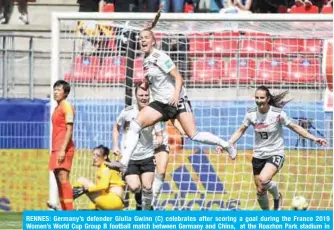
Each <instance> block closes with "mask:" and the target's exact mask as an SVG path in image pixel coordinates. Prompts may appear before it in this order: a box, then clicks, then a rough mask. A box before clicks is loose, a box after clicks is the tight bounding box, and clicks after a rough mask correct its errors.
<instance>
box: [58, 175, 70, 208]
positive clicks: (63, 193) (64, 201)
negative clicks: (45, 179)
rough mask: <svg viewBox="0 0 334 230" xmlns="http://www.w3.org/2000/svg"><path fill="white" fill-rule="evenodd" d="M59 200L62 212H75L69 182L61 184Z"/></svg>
mask: <svg viewBox="0 0 334 230" xmlns="http://www.w3.org/2000/svg"><path fill="white" fill-rule="evenodd" d="M59 187H60V188H59V198H60V204H61V208H62V210H73V191H72V186H71V184H70V182H69V181H67V182H65V183H60V186H59Z"/></svg>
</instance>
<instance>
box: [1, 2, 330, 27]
mask: <svg viewBox="0 0 334 230" xmlns="http://www.w3.org/2000/svg"><path fill="white" fill-rule="evenodd" d="M28 1H38V0H0V23H1V24H7V23H8V22H9V20H10V17H11V15H12V12H13V8H14V5H15V3H16V4H17V6H18V11H19V13H20V16H19V20H20V21H21V22H22V23H23V24H29V20H28V9H27V2H28ZM50 1H51V0H50ZM161 2H164V8H163V12H165V13H166V12H175V13H182V12H184V13H197V12H201V13H204V12H207V13H233V14H240V13H333V0H77V3H78V4H79V12H156V11H157V10H158V8H159V5H160V3H161Z"/></svg>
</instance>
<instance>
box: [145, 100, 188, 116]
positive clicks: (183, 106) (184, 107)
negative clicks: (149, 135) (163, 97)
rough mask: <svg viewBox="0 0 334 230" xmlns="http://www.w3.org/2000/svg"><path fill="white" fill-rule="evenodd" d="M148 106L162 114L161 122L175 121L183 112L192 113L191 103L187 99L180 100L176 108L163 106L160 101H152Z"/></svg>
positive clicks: (167, 105)
mask: <svg viewBox="0 0 334 230" xmlns="http://www.w3.org/2000/svg"><path fill="white" fill-rule="evenodd" d="M149 106H150V107H151V108H153V109H155V110H156V111H158V112H159V113H161V114H162V116H163V119H162V120H163V121H168V120H170V119H175V118H176V116H177V115H179V114H180V113H183V112H192V109H191V103H190V101H189V100H188V97H184V98H181V99H180V100H179V103H178V104H177V107H175V106H172V105H169V104H164V103H162V102H160V101H153V102H151V103H150V104H149Z"/></svg>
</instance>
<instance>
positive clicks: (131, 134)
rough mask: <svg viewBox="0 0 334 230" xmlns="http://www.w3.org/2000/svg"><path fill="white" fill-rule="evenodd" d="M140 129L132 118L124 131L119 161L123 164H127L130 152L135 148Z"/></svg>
mask: <svg viewBox="0 0 334 230" xmlns="http://www.w3.org/2000/svg"><path fill="white" fill-rule="evenodd" d="M140 130H141V127H140V125H139V124H138V123H137V122H136V121H134V120H133V121H131V123H130V125H129V130H128V131H127V133H126V138H125V142H124V144H123V146H124V149H123V151H124V152H123V153H122V159H121V161H120V162H121V163H122V164H123V165H125V166H128V164H129V161H130V158H131V155H132V152H133V150H134V149H135V148H136V145H137V142H138V139H139V132H140Z"/></svg>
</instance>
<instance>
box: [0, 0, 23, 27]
mask: <svg viewBox="0 0 334 230" xmlns="http://www.w3.org/2000/svg"><path fill="white" fill-rule="evenodd" d="M13 6H14V1H12V0H0V23H1V24H7V23H8V22H9V20H10V17H11V15H12V12H13ZM17 6H18V10H19V13H20V16H19V19H20V20H21V22H22V23H23V24H29V20H28V4H27V0H17Z"/></svg>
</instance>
